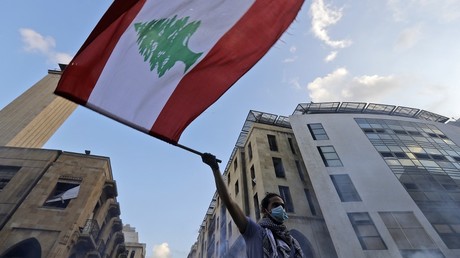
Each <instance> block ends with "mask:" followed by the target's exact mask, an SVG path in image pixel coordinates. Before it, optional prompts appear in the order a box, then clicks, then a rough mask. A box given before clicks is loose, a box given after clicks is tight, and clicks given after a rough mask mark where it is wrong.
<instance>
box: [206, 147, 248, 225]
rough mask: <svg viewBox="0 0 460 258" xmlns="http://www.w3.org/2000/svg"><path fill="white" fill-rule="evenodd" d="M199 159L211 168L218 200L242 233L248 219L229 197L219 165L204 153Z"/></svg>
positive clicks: (212, 157)
mask: <svg viewBox="0 0 460 258" xmlns="http://www.w3.org/2000/svg"><path fill="white" fill-rule="evenodd" d="M201 159H202V160H203V162H204V163H206V164H208V165H209V166H210V167H211V169H212V173H213V175H214V180H215V182H216V188H217V193H219V196H220V199H221V200H222V202H223V203H224V204H225V206H226V207H227V210H228V212H229V213H230V216H232V219H233V221H234V222H235V224H236V226H237V227H238V229H239V230H240V232H241V233H244V232H245V231H246V227H247V225H248V219H247V218H246V215H244V212H243V210H241V208H240V206H238V204H237V203H236V202H235V201H234V200H233V199H232V198H231V197H230V194H229V193H228V189H227V186H226V184H225V182H224V179H223V178H222V174H221V173H220V170H219V164H218V163H217V160H216V157H215V156H214V155H212V154H209V153H204V154H203V155H201Z"/></svg>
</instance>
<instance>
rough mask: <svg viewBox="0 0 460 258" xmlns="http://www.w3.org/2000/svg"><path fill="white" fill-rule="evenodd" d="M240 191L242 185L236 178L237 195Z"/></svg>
mask: <svg viewBox="0 0 460 258" xmlns="http://www.w3.org/2000/svg"><path fill="white" fill-rule="evenodd" d="M239 192H240V185H239V184H238V180H236V183H235V195H237V194H238V193H239Z"/></svg>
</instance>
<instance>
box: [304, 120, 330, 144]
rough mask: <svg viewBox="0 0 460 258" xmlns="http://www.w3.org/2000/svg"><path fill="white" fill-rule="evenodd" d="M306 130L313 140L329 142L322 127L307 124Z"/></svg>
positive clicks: (320, 125) (317, 124)
mask: <svg viewBox="0 0 460 258" xmlns="http://www.w3.org/2000/svg"><path fill="white" fill-rule="evenodd" d="M307 126H308V130H310V133H311V136H312V137H313V140H329V137H328V136H327V134H326V131H325V130H324V128H323V125H322V124H320V123H316V124H308V125H307Z"/></svg>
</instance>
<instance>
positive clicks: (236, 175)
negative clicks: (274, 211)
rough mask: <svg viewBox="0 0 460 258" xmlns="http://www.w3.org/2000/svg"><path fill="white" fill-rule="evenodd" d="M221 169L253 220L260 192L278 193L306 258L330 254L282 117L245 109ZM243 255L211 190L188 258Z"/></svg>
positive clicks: (235, 233)
mask: <svg viewBox="0 0 460 258" xmlns="http://www.w3.org/2000/svg"><path fill="white" fill-rule="evenodd" d="M224 171H225V172H224V174H223V176H224V180H225V181H226V182H227V187H228V189H229V192H230V195H231V197H232V198H234V199H235V201H236V202H237V203H238V204H239V205H240V207H242V209H243V211H244V212H245V213H246V215H247V216H249V217H251V218H252V219H254V220H255V221H257V220H258V219H259V218H260V217H261V216H262V214H261V209H260V201H261V200H262V199H263V198H264V196H265V193H266V192H274V193H279V194H280V195H281V196H282V197H283V198H284V200H285V203H286V209H287V212H288V215H289V220H288V221H287V222H286V224H287V227H288V228H289V229H292V230H291V234H292V235H293V236H294V237H296V239H297V240H298V241H299V243H300V244H301V246H302V250H303V251H304V253H305V254H307V255H308V256H307V257H312V256H311V255H313V254H314V255H315V256H314V257H328V258H329V257H336V253H335V250H334V246H333V244H332V241H331V238H330V236H329V232H328V230H327V225H326V223H325V221H324V219H323V216H322V213H321V209H320V208H319V206H318V202H317V200H316V196H315V193H314V191H313V188H312V185H311V182H310V180H309V178H308V174H307V171H306V168H305V165H304V162H303V160H302V156H301V153H300V149H299V147H298V146H297V143H296V140H295V136H294V133H293V131H292V129H291V128H290V124H289V122H288V118H287V117H283V116H276V115H273V114H267V113H262V112H257V111H250V112H249V114H248V117H247V119H246V121H245V123H244V126H243V129H242V132H241V134H240V137H239V138H238V140H237V143H236V147H235V149H234V151H233V153H232V155H231V157H230V160H229V162H228V164H227V166H226V167H225V170H224ZM245 256H246V253H245V244H244V240H243V238H242V236H241V234H240V233H239V231H238V228H237V227H236V225H235V223H234V222H233V221H232V219H231V217H230V215H229V213H228V212H227V210H226V208H225V207H224V206H223V205H222V203H221V201H220V199H219V196H218V195H217V194H215V195H214V197H213V199H212V201H211V204H210V206H209V209H208V211H207V213H206V215H205V217H204V220H203V223H202V225H201V227H200V231H199V235H198V239H197V242H196V243H195V244H194V245H193V246H192V248H191V251H190V254H189V257H190V258H191V257H200V258H204V257H207V258H210V257H245Z"/></svg>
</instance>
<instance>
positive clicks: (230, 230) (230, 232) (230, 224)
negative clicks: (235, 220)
mask: <svg viewBox="0 0 460 258" xmlns="http://www.w3.org/2000/svg"><path fill="white" fill-rule="evenodd" d="M230 237H232V222H231V221H230V222H229V223H228V238H230Z"/></svg>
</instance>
